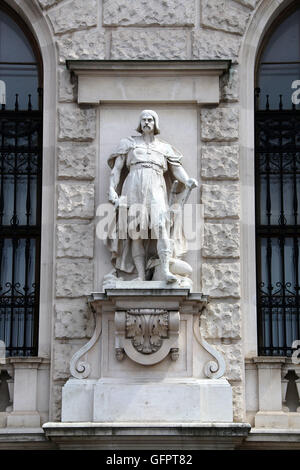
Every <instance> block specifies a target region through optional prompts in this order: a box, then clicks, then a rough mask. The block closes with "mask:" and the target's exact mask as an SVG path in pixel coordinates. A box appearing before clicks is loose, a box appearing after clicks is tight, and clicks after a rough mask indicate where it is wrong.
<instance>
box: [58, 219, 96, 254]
mask: <svg viewBox="0 0 300 470" xmlns="http://www.w3.org/2000/svg"><path fill="white" fill-rule="evenodd" d="M56 255H57V256H58V257H59V258H62V257H70V258H81V257H83V258H93V256H94V224H58V225H57V227H56Z"/></svg>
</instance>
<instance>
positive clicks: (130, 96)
mask: <svg viewBox="0 0 300 470" xmlns="http://www.w3.org/2000/svg"><path fill="white" fill-rule="evenodd" d="M66 64H67V68H68V69H69V70H70V71H71V72H72V73H73V74H75V75H76V76H77V77H78V103H79V104H94V105H95V104H99V103H121V102H128V103H136V102H144V103H146V102H154V101H155V102H171V103H197V104H203V105H208V104H211V105H212V104H214V105H217V104H219V102H220V83H219V82H220V76H221V75H222V74H223V73H224V72H226V71H228V70H229V67H230V64H231V61H230V60H170V61H168V60H143V61H137V60H120V61H119V60H67V61H66ZM153 77H155V81H154V80H153Z"/></svg>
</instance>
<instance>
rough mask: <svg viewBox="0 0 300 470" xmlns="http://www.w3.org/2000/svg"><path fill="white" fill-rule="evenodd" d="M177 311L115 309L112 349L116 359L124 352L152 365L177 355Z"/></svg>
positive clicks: (176, 357) (137, 360)
mask: <svg viewBox="0 0 300 470" xmlns="http://www.w3.org/2000/svg"><path fill="white" fill-rule="evenodd" d="M179 323H180V318H179V312H178V311H168V310H165V309H157V308H152V309H151V308H149V309H148V308H141V309H129V310H127V311H117V312H115V335H116V337H115V350H116V358H117V360H119V361H120V360H122V359H123V357H124V353H126V354H127V356H128V357H130V359H132V360H133V361H135V362H138V363H139V364H143V365H151V364H156V363H157V362H160V361H161V360H163V359H164V358H165V357H166V356H167V355H168V353H169V352H171V359H172V360H173V361H175V360H177V359H178V357H179V348H178V338H179Z"/></svg>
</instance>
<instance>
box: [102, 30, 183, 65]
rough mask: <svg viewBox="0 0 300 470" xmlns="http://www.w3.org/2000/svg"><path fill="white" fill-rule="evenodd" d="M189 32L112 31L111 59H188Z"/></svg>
mask: <svg viewBox="0 0 300 470" xmlns="http://www.w3.org/2000/svg"><path fill="white" fill-rule="evenodd" d="M187 50H188V33H187V32H186V31H180V30H168V31H166V30H157V29H156V30H147V31H145V30H141V29H140V30H117V31H113V32H112V44H111V59H120V60H129V59H141V60H146V59H153V60H155V59H157V60H169V59H178V60H181V59H187V58H188V52H187Z"/></svg>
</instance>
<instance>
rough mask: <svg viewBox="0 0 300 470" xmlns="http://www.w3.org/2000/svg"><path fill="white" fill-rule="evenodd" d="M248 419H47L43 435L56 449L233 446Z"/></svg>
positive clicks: (242, 436) (237, 443)
mask: <svg viewBox="0 0 300 470" xmlns="http://www.w3.org/2000/svg"><path fill="white" fill-rule="evenodd" d="M250 428H251V426H250V424H248V423H193V424H186V423H168V425H165V424H162V423H153V424H150V425H149V424H147V426H145V425H144V424H140V425H138V424H136V423H122V424H120V423H116V424H114V423H46V424H44V425H43V429H44V431H45V434H46V436H47V437H48V438H49V439H50V441H51V442H54V443H55V444H56V445H57V446H58V448H59V449H79V448H80V449H84V448H88V449H95V450H96V449H118V450H121V449H126V450H127V449H149V448H151V449H153V448H155V449H158V450H159V449H163V450H166V449H179V448H180V449H182V450H184V449H203V450H204V449H216V448H218V449H228V450H229V449H235V448H237V447H239V446H240V445H241V443H242V442H243V440H244V439H245V438H246V437H247V436H248V434H249V431H250Z"/></svg>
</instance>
